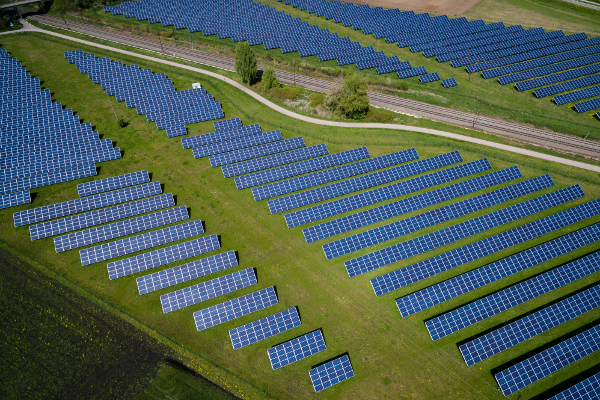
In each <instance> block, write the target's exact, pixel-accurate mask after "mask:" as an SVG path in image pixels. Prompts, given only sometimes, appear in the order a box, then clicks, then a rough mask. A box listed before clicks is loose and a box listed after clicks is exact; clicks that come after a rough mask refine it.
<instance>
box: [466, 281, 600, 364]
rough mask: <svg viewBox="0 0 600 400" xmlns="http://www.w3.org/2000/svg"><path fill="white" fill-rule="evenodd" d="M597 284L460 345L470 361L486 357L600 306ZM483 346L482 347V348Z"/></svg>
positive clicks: (477, 360)
mask: <svg viewBox="0 0 600 400" xmlns="http://www.w3.org/2000/svg"><path fill="white" fill-rule="evenodd" d="M599 295H600V286H594V287H592V288H590V289H588V290H585V291H583V292H581V293H577V294H575V295H573V296H571V297H568V298H566V299H565V300H562V301H560V302H558V303H555V304H553V305H551V306H548V307H546V308H543V309H541V310H539V311H537V312H535V313H533V314H530V315H527V316H526V317H523V318H521V319H518V320H517V321H514V322H512V323H510V324H508V325H505V326H503V327H501V328H498V329H496V330H494V331H492V332H489V333H487V334H485V335H484V336H481V337H478V338H477V339H475V340H472V341H470V342H468V343H465V344H463V345H461V346H460V351H461V353H462V355H463V358H464V359H465V361H467V360H468V361H467V365H468V363H469V362H470V363H471V364H474V363H476V362H479V361H482V360H485V359H487V358H489V357H492V356H493V355H496V354H498V353H500V352H501V351H504V350H506V349H509V348H511V347H513V346H516V345H517V344H519V343H522V342H524V341H526V340H528V339H531V338H532V337H534V336H537V335H541V334H542V333H544V332H546V331H548V330H550V329H552V328H554V327H556V326H559V325H561V324H564V323H565V322H567V321H570V320H572V319H573V318H576V317H578V316H580V315H582V314H584V313H586V312H588V311H591V310H593V309H595V308H598V307H599V306H600V296H599ZM480 349H481V350H480Z"/></svg>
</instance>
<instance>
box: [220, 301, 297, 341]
mask: <svg viewBox="0 0 600 400" xmlns="http://www.w3.org/2000/svg"><path fill="white" fill-rule="evenodd" d="M301 324H302V322H300V315H298V310H297V309H296V307H292V308H288V309H287V310H284V311H280V312H278V313H275V314H273V315H269V316H268V317H264V318H261V319H259V320H256V321H252V322H250V323H247V324H246V325H242V326H240V327H237V328H234V329H231V330H230V331H229V338H230V339H231V344H232V346H233V349H234V350H238V349H241V348H242V347H245V346H248V345H251V344H253V343H256V342H258V341H260V340H264V339H267V338H270V337H272V336H275V335H277V334H278V333H282V332H285V331H289V330H290V329H293V328H296V327H298V326H300V325H301Z"/></svg>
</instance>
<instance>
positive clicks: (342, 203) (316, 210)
mask: <svg viewBox="0 0 600 400" xmlns="http://www.w3.org/2000/svg"><path fill="white" fill-rule="evenodd" d="M491 168H492V166H491V165H490V163H489V161H488V160H487V159H486V158H484V159H482V160H477V161H473V162H470V163H466V164H462V165H457V166H455V167H452V168H447V169H443V170H441V171H437V172H433V173H431V174H427V175H424V176H421V177H417V178H413V179H409V180H406V181H403V182H398V183H394V184H392V185H389V186H384V187H381V188H378V189H374V190H369V191H367V192H364V193H359V194H356V195H353V196H349V197H345V198H342V199H338V200H334V201H330V202H328V203H325V204H320V205H317V206H313V207H310V208H306V209H304V210H299V211H295V212H292V213H289V214H286V215H285V220H286V223H287V226H288V228H292V227H295V226H298V225H302V224H306V223H309V222H313V221H318V220H320V219H323V218H327V217H330V216H332V215H337V214H342V213H344V212H347V211H351V210H356V209H358V208H361V207H366V206H369V205H371V204H376V203H379V202H382V201H385V200H389V199H393V198H394V197H400V196H402V195H405V194H408V193H412V192H416V191H419V190H422V189H426V188H428V187H431V186H435V185H439V184H441V183H445V182H450V181H452V180H454V179H458V178H462V177H465V176H469V175H473V174H477V173H480V172H483V171H486V170H489V169H491ZM516 171H517V172H518V168H517V169H516ZM518 173H519V174H520V172H518ZM494 176H495V175H494ZM452 187H454V186H452ZM309 229H310V228H309ZM316 229H319V228H316Z"/></svg>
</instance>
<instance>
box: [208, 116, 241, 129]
mask: <svg viewBox="0 0 600 400" xmlns="http://www.w3.org/2000/svg"><path fill="white" fill-rule="evenodd" d="M213 126H214V127H215V131H217V132H221V131H228V130H232V129H236V128H241V127H242V121H241V120H240V119H239V118H229V119H224V120H222V121H214V122H213Z"/></svg>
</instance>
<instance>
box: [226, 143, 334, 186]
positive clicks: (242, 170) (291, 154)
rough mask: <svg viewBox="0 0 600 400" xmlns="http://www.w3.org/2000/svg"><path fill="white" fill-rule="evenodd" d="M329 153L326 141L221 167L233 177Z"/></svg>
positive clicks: (227, 176) (229, 176) (228, 176)
mask: <svg viewBox="0 0 600 400" xmlns="http://www.w3.org/2000/svg"><path fill="white" fill-rule="evenodd" d="M325 154H329V151H328V150H327V145H326V144H325V143H323V144H318V145H316V146H310V147H306V148H303V149H298V150H292V151H288V152H285V153H280V154H275V155H272V156H268V157H262V158H257V159H254V160H249V161H244V162H240V163H236V164H231V165H225V166H223V167H221V170H222V171H223V177H225V178H231V177H232V176H238V175H242V174H248V173H251V172H256V171H261V170H264V169H267V168H273V167H277V166H280V165H284V164H289V163H293V162H296V161H302V160H307V159H309V158H313V157H319V156H323V155H325Z"/></svg>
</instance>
